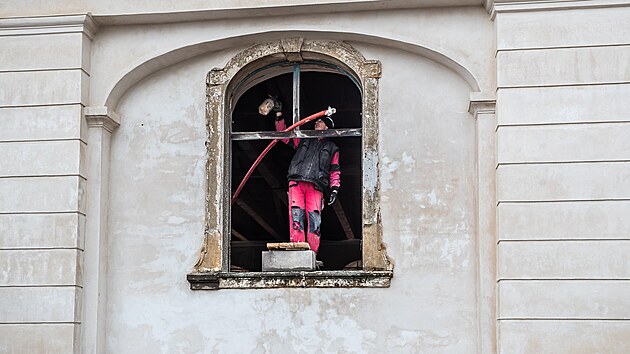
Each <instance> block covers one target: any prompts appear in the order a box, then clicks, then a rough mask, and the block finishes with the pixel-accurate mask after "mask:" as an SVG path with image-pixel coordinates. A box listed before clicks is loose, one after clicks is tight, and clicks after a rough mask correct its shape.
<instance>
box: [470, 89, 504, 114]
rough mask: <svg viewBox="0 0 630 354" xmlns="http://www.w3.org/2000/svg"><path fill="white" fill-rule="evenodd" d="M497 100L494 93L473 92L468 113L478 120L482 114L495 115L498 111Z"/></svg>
mask: <svg viewBox="0 0 630 354" xmlns="http://www.w3.org/2000/svg"><path fill="white" fill-rule="evenodd" d="M496 105H497V99H496V96H495V94H494V93H488V92H471V93H470V103H469V104H468V112H470V114H472V116H473V118H475V119H477V116H478V115H479V114H480V113H486V114H494V113H495V111H496Z"/></svg>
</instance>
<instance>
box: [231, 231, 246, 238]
mask: <svg viewBox="0 0 630 354" xmlns="http://www.w3.org/2000/svg"><path fill="white" fill-rule="evenodd" d="M232 236H234V237H236V238H237V239H239V240H241V241H247V237H245V236H243V234H242V233H240V232H238V231H236V230H234V229H232Z"/></svg>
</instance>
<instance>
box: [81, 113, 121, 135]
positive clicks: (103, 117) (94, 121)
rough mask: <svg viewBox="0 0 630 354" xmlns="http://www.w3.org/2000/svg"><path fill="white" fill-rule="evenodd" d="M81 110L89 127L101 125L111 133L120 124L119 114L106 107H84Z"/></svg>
mask: <svg viewBox="0 0 630 354" xmlns="http://www.w3.org/2000/svg"><path fill="white" fill-rule="evenodd" d="M83 112H84V115H85V119H86V120H87V123H88V126H89V127H90V128H92V127H102V128H104V129H105V130H107V131H108V132H110V133H112V132H114V130H116V128H118V127H119V126H120V116H119V115H118V113H116V112H114V111H112V110H111V109H109V108H108V107H85V109H84V111H83Z"/></svg>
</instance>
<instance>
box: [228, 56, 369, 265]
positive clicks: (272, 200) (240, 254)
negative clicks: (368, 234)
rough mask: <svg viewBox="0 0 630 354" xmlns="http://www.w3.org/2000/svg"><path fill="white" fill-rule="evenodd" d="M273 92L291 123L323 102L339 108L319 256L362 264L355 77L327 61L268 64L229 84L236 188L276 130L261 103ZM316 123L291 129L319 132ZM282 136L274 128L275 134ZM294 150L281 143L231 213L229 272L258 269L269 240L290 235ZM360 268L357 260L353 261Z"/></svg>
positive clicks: (359, 121) (298, 133) (333, 261)
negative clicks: (334, 178) (336, 162)
mask: <svg viewBox="0 0 630 354" xmlns="http://www.w3.org/2000/svg"><path fill="white" fill-rule="evenodd" d="M268 95H273V96H275V97H277V98H278V99H279V100H280V101H282V103H283V110H282V111H283V118H284V119H285V122H286V125H287V126H288V125H291V124H293V123H294V122H297V121H298V120H299V119H301V118H304V117H306V116H308V115H310V114H313V113H316V112H318V111H321V110H324V109H326V108H327V107H328V106H331V107H334V108H336V109H337V113H336V114H335V115H333V118H334V122H335V127H334V129H329V130H328V131H326V135H327V138H328V139H331V140H332V141H333V142H334V143H335V144H336V145H337V146H338V147H339V149H340V165H341V171H342V172H341V180H342V181H341V189H340V193H339V198H338V201H337V202H336V203H335V204H333V205H332V206H325V207H324V209H323V211H322V225H321V235H322V238H321V244H320V249H319V253H318V259H319V260H321V261H323V263H324V267H323V269H324V270H342V269H344V267H345V266H346V265H348V264H350V263H353V264H355V265H356V264H361V261H362V251H361V241H362V240H361V238H362V210H361V208H362V172H361V171H362V169H361V161H362V156H363V153H362V140H361V139H362V129H363V124H362V106H363V103H362V93H361V90H360V85H359V84H358V81H357V79H356V78H355V77H354V76H353V75H351V74H350V73H349V72H348V71H346V70H345V69H343V68H342V67H340V66H336V65H333V64H330V63H326V62H322V61H305V62H301V63H289V62H287V61H283V62H277V63H272V64H268V65H266V66H264V67H262V68H258V69H256V70H254V71H252V73H251V74H249V75H248V76H247V77H245V78H243V79H242V80H240V81H239V82H238V83H237V84H236V85H235V86H234V89H233V90H232V97H231V102H229V104H230V106H231V107H233V108H232V109H231V125H230V126H231V128H230V129H231V130H230V149H231V153H230V154H229V156H231V161H230V162H229V163H230V170H229V171H230V176H231V192H232V193H234V191H235V189H236V188H237V186H238V185H239V183H240V182H241V180H242V179H243V177H244V175H245V174H246V172H247V170H248V169H249V167H250V166H251V164H252V163H253V162H254V160H255V159H256V158H257V157H258V155H259V154H260V152H261V151H262V150H263V149H264V148H265V146H266V145H267V144H268V143H269V142H270V141H271V138H272V137H273V134H274V133H275V125H274V117H273V116H272V115H269V116H262V115H260V114H259V113H258V106H259V105H260V103H261V102H262V101H263V100H264V99H265V98H267V97H268ZM313 126H314V123H310V124H306V125H304V126H302V127H300V128H298V130H296V131H295V132H294V133H293V136H299V137H300V138H302V139H305V138H311V139H316V138H317V135H315V131H314V130H313V129H314V127H313ZM276 137H277V135H276ZM293 153H294V149H293V148H291V147H289V146H287V145H285V144H281V143H280V144H278V145H276V146H275V147H274V148H273V149H272V150H271V151H270V153H269V154H268V155H267V156H266V157H265V158H264V160H263V161H262V163H261V164H260V165H259V167H258V168H257V169H256V170H255V171H254V173H253V175H252V176H251V178H250V179H249V181H248V182H247V184H246V185H245V187H244V188H243V190H242V192H241V194H240V196H239V197H238V198H237V200H236V201H235V203H234V205H233V206H232V207H231V212H230V229H231V238H230V252H229V259H230V271H232V272H238V271H260V270H261V252H262V251H264V250H266V249H267V247H266V244H267V243H268V242H288V241H289V212H288V207H287V185H288V182H287V177H286V175H287V170H288V167H289V163H290V161H291V158H292V156H293ZM353 269H356V266H355V268H353Z"/></svg>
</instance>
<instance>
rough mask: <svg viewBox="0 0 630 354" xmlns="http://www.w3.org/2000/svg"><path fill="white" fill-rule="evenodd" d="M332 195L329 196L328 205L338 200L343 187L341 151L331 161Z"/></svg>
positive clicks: (330, 181)
mask: <svg viewBox="0 0 630 354" xmlns="http://www.w3.org/2000/svg"><path fill="white" fill-rule="evenodd" d="M329 183H330V189H331V190H332V191H331V192H330V197H328V205H331V204H333V203H334V202H335V201H336V200H337V193H339V187H341V168H340V166H339V151H336V152H335V154H334V155H333V158H332V160H331V161H330V177H329Z"/></svg>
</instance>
